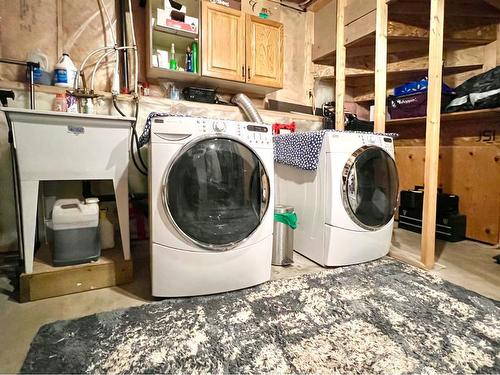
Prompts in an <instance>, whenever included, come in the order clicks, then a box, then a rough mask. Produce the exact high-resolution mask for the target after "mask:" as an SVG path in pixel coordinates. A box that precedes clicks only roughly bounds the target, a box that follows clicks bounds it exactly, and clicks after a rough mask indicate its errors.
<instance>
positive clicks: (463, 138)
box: [390, 119, 500, 244]
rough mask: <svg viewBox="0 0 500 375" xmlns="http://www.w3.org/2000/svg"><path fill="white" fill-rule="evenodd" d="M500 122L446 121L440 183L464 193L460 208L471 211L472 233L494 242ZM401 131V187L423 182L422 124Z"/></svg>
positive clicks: (499, 214)
mask: <svg viewBox="0 0 500 375" xmlns="http://www.w3.org/2000/svg"><path fill="white" fill-rule="evenodd" d="M499 121H500V119H499V120H496V121H493V120H491V121H482V122H481V123H479V122H478V123H470V122H467V123H458V122H457V123H447V124H443V126H442V134H441V147H440V149H439V178H438V185H439V187H441V188H442V189H443V190H444V192H446V193H452V194H457V195H458V196H459V197H460V211H461V213H462V214H465V215H467V232H466V235H467V237H468V238H471V239H475V240H478V241H483V242H487V243H491V244H496V243H498V242H499V241H500V139H499V136H500V122H499ZM390 130H395V129H390ZM398 131H399V132H400V134H401V137H400V139H398V140H397V141H396V142H395V146H396V149H395V153H396V163H397V166H398V170H399V177H400V189H401V190H407V189H413V188H414V186H415V185H423V183H424V160H425V139H424V134H423V129H422V127H419V126H408V127H401V128H400V129H398Z"/></svg>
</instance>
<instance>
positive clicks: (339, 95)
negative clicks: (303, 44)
mask: <svg viewBox="0 0 500 375" xmlns="http://www.w3.org/2000/svg"><path fill="white" fill-rule="evenodd" d="M345 5H346V0H337V39H336V47H335V48H336V57H335V59H336V60H335V129H336V130H344V97H345V59H346V49H345V45H344V11H345Z"/></svg>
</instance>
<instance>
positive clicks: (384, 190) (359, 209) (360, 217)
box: [343, 146, 399, 229]
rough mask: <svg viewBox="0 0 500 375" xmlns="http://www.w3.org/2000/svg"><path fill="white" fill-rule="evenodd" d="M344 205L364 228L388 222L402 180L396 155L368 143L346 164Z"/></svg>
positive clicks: (379, 225) (374, 227)
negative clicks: (392, 155) (397, 167)
mask: <svg viewBox="0 0 500 375" xmlns="http://www.w3.org/2000/svg"><path fill="white" fill-rule="evenodd" d="M343 177H344V186H343V187H344V191H343V194H344V197H343V198H344V205H345V206H346V209H347V211H348V213H349V214H350V216H351V217H352V219H353V220H354V221H355V222H356V223H357V224H358V225H360V226H361V227H363V228H365V229H376V228H379V227H382V226H384V225H386V224H387V223H388V222H389V221H390V220H391V219H392V217H393V215H394V210H395V209H396V205H397V198H398V190H399V180H398V173H397V169H396V163H395V162H394V159H393V158H392V157H391V156H390V155H389V154H388V153H387V152H386V151H384V150H383V149H381V148H380V147H375V146H365V147H362V148H360V149H359V150H357V151H356V152H355V153H354V154H353V156H352V157H351V159H350V161H348V162H347V164H346V166H345V168H344V175H343Z"/></svg>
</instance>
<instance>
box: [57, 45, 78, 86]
mask: <svg viewBox="0 0 500 375" xmlns="http://www.w3.org/2000/svg"><path fill="white" fill-rule="evenodd" d="M76 73H77V70H76V67H75V64H73V61H71V58H70V57H69V54H67V53H63V55H62V57H61V58H60V59H59V61H58V63H57V64H56V66H55V69H54V85H55V86H61V87H73V85H74V82H75V77H76Z"/></svg>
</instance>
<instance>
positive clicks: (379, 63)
mask: <svg viewBox="0 0 500 375" xmlns="http://www.w3.org/2000/svg"><path fill="white" fill-rule="evenodd" d="M387 12H388V6H387V3H386V2H385V0H377V20H376V31H375V119H374V120H375V125H374V131H375V132H376V133H384V132H385V111H386V105H385V103H386V91H387Z"/></svg>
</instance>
